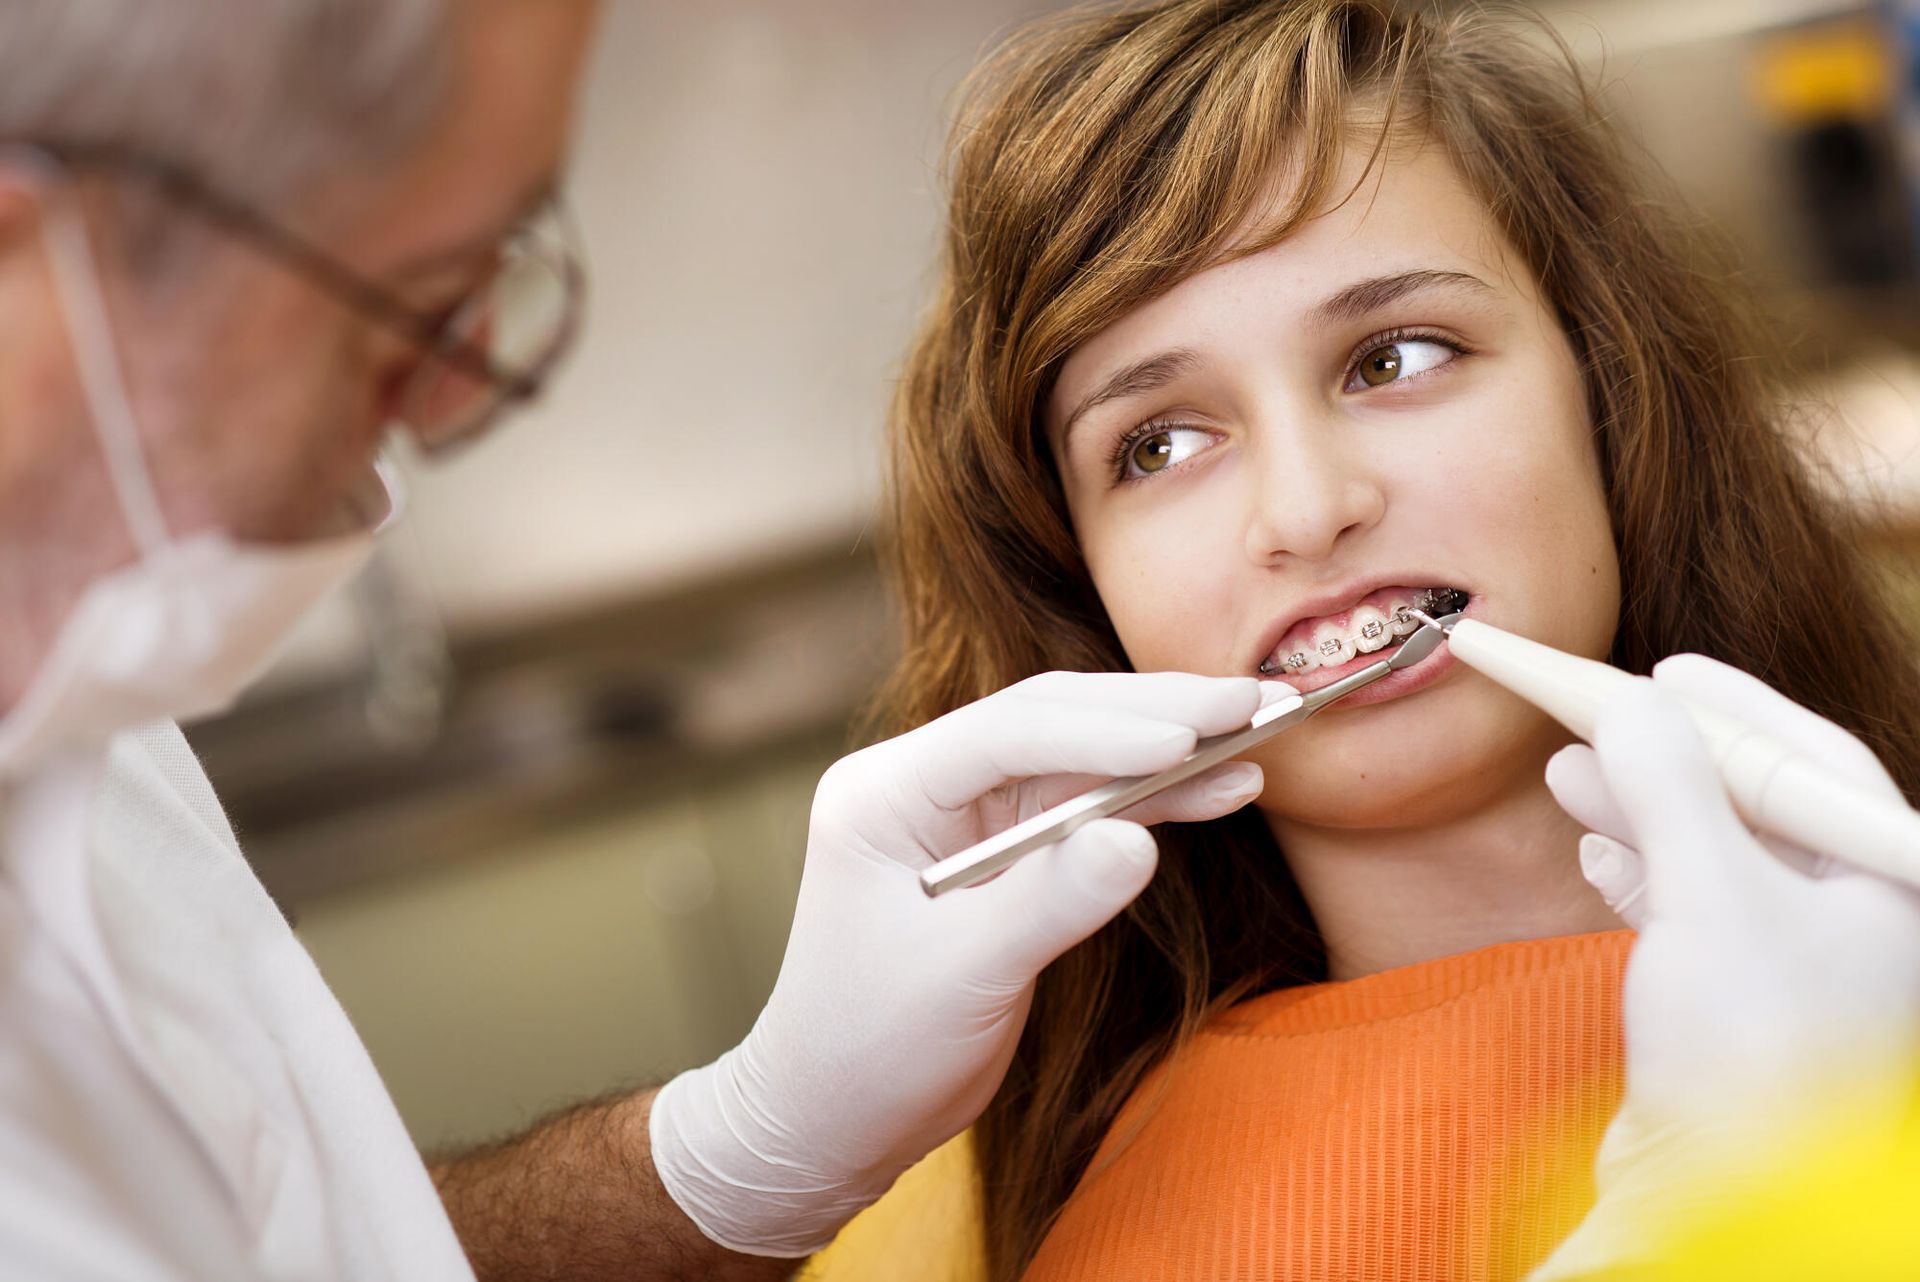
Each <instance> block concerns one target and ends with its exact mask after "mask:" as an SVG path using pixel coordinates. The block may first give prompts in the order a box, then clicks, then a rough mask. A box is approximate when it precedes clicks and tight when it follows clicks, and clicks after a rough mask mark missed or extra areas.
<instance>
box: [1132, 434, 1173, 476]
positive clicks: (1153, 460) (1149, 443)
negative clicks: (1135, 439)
mask: <svg viewBox="0 0 1920 1282" xmlns="http://www.w3.org/2000/svg"><path fill="white" fill-rule="evenodd" d="M1131 458H1132V460H1133V465H1134V467H1136V468H1138V469H1139V470H1140V471H1142V472H1158V471H1159V470H1160V469H1161V468H1163V467H1165V466H1166V465H1167V464H1168V463H1169V462H1171V461H1172V459H1173V437H1172V435H1171V434H1169V433H1167V432H1155V433H1154V434H1153V435H1152V436H1149V437H1147V438H1146V439H1145V440H1143V441H1141V442H1140V443H1139V444H1138V445H1136V446H1134V447H1133V453H1132V455H1131Z"/></svg>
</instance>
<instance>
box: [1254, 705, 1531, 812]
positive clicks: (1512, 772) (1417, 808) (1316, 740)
mask: <svg viewBox="0 0 1920 1282" xmlns="http://www.w3.org/2000/svg"><path fill="white" fill-rule="evenodd" d="M1567 741H1568V736H1567V735H1566V733H1565V732H1564V731H1563V730H1561V729H1560V727H1559V726H1558V725H1556V724H1555V723H1554V722H1552V721H1550V720H1549V719H1547V718H1546V717H1545V716H1544V715H1543V714H1541V713H1540V712H1538V711H1537V710H1536V709H1534V708H1533V707H1532V706H1531V705H1529V704H1526V703H1524V702H1522V701H1521V700H1519V699H1518V698H1516V697H1515V696H1513V695H1511V694H1508V693H1507V692H1506V691H1504V690H1501V689H1499V688H1498V687H1496V686H1494V685H1493V684H1492V683H1491V682H1490V681H1488V680H1487V679H1486V678H1484V677H1481V676H1480V675H1479V674H1478V673H1473V672H1468V671H1462V672H1460V673H1458V674H1454V675H1452V676H1451V677H1450V679H1449V680H1447V681H1446V682H1444V683H1443V684H1441V685H1438V686H1435V687H1433V688H1432V689H1430V690H1427V691H1423V692H1422V693H1421V695H1419V696H1416V697H1414V698H1410V699H1406V700H1401V701H1396V702H1394V703H1389V704H1381V705H1379V706H1377V707H1368V708H1353V709H1341V708H1339V707H1337V706H1336V707H1334V708H1329V709H1328V710H1327V711H1326V712H1323V713H1321V714H1320V715H1319V716H1317V717H1315V718H1314V719H1313V720H1311V721H1309V722H1308V723H1307V724H1306V725H1304V726H1301V727H1300V728H1299V729H1297V730H1293V731H1289V732H1288V733H1286V734H1283V735H1281V736H1280V738H1278V739H1276V740H1274V741H1272V742H1271V743H1268V744H1266V745H1264V746H1263V747H1262V749H1261V751H1260V752H1259V753H1257V754H1250V756H1251V759H1253V760H1256V761H1258V762H1259V763H1260V764H1261V766H1262V767H1263V768H1264V769H1265V770H1266V774H1267V780H1268V783H1267V788H1266V791H1265V792H1263V793H1262V794H1261V796H1260V800H1259V802H1258V803H1257V804H1258V806H1259V807H1260V809H1261V811H1262V812H1264V813H1265V814H1266V816H1267V818H1268V819H1269V820H1270V821H1272V822H1274V823H1277V824H1281V825H1284V824H1288V823H1294V824H1306V825H1311V826H1313V827H1322V828H1346V829H1365V828H1381V829H1403V828H1415V827H1422V826H1429V825H1433V824H1439V823H1445V822H1447V821H1449V820H1453V819H1457V818H1461V817H1463V816H1465V815H1468V814H1471V813H1472V812H1473V811H1475V810H1477V809H1480V808H1482V807H1484V806H1486V805H1487V804H1489V803H1490V802H1491V801H1492V800H1493V799H1494V798H1496V797H1498V796H1499V795H1501V794H1503V793H1506V792H1510V791H1511V790H1513V789H1514V788H1516V787H1522V786H1526V785H1527V784H1529V783H1532V784H1537V785H1539V786H1541V787H1544V786H1545V783H1544V780H1543V778H1542V771H1543V770H1544V767H1545V765H1546V760H1547V758H1548V757H1549V756H1551V755H1552V754H1553V752H1554V751H1555V750H1556V749H1557V748H1559V747H1560V746H1561V745H1563V744H1564V743H1566V742H1567Z"/></svg>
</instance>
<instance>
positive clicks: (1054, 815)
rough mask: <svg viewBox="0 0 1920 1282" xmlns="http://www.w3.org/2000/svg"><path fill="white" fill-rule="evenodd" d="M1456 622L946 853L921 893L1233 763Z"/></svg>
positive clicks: (1407, 662)
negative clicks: (1142, 771)
mask: <svg viewBox="0 0 1920 1282" xmlns="http://www.w3.org/2000/svg"><path fill="white" fill-rule="evenodd" d="M1459 617H1460V615H1459V614H1457V613H1456V614H1449V615H1446V616H1444V617H1442V618H1440V619H1438V620H1428V621H1426V622H1425V624H1424V626H1422V627H1421V628H1420V630H1419V631H1417V632H1414V633H1412V634H1410V635H1409V636H1408V637H1407V639H1406V640H1405V641H1402V642H1401V643H1400V646H1399V648H1398V649H1396V650H1394V652H1393V653H1392V654H1390V655H1388V656H1387V657H1386V658H1384V659H1381V660H1379V661H1378V662H1376V663H1370V664H1368V665H1367V666H1366V667H1364V668H1362V669H1360V671H1358V672H1355V673H1351V674H1349V675H1347V676H1344V677H1342V678H1341V679H1340V680H1338V681H1335V682H1333V683H1332V684H1331V685H1325V686H1322V687H1320V688H1319V689H1318V690H1313V691H1309V692H1308V693H1306V694H1304V695H1295V696H1294V697H1293V698H1291V699H1282V700H1281V701H1280V702H1278V703H1275V704H1272V705H1270V706H1269V707H1265V708H1262V709H1260V711H1259V712H1257V713H1255V714H1254V717H1253V724H1252V725H1250V726H1248V727H1247V728H1246V729H1244V730H1234V731H1231V732H1229V733H1227V734H1220V735H1214V736H1212V737H1211V738H1207V739H1202V740H1201V741H1200V742H1199V744H1198V745H1197V746H1196V747H1195V749H1194V752H1193V755H1192V756H1190V757H1188V758H1187V759H1186V760H1185V761H1182V762H1181V763H1180V764H1179V765H1177V766H1172V767H1170V768H1168V769H1166V770H1162V771H1161V772H1160V773H1159V774H1157V775H1140V776H1136V777H1134V778H1130V779H1115V780H1114V781H1113V782H1112V783H1108V784H1102V785H1101V786H1100V787H1098V788H1094V789H1092V790H1090V791H1088V792H1083V793H1081V794H1080V795H1079V796H1077V797H1075V798H1073V799H1072V800H1071V801H1063V802H1061V803H1060V804H1059V805H1057V806H1055V807H1053V808H1052V809H1051V810H1043V811H1041V812H1040V813H1039V814H1037V815H1035V816H1033V818H1031V819H1028V820H1025V821H1023V822H1021V823H1017V824H1015V825H1014V826H1013V827H1011V828H1009V829H1007V830H1006V831H1005V832H1003V833H1000V834H999V835H998V836H994V837H989V838H987V839H986V840H985V841H983V842H980V843H979V844H978V845H975V846H969V847H968V848H967V849H965V850H963V851H961V852H960V853H959V854H957V855H949V856H948V857H947V858H945V859H942V860H940V861H938V862H937V863H934V864H932V865H930V866H929V867H927V868H925V869H924V870H922V871H921V873H920V889H922V890H924V891H926V892H927V894H929V895H943V894H945V893H946V892H947V891H949V890H957V889H959V888H960V887H962V886H971V885H973V884H974V883H975V882H977V881H983V880H985V879H986V878H988V877H991V876H993V874H995V873H997V872H999V871H1000V870H1001V869H1003V868H1006V867H1008V866H1009V865H1011V864H1012V863H1013V862H1014V861H1015V860H1017V859H1019V858H1021V857H1022V856H1024V855H1030V854H1032V853H1033V852H1034V851H1036V850H1040V849H1043V848H1044V847H1047V846H1051V845H1053V844H1054V843H1055V842H1059V841H1064V840H1066V839H1067V838H1068V837H1069V836H1071V835H1072V834H1073V832H1074V831H1075V830H1076V829H1078V828H1079V827H1080V826H1081V825H1082V824H1088V823H1092V822H1093V821H1094V820H1095V819H1105V818H1106V817H1108V816H1109V815H1117V814H1119V813H1120V812H1121V811H1123V810H1125V809H1127V808H1128V807H1130V806H1137V805H1139V804H1140V803H1141V802H1143V801H1145V800H1146V799H1147V798H1148V797H1151V796H1153V795H1155V794H1156V793H1160V792H1164V791H1166V790H1167V789H1168V788H1171V787H1173V786H1174V785H1175V784H1177V783H1184V782H1185V781H1186V780H1188V779H1191V778H1193V777H1194V776H1195V775H1197V774H1201V773H1202V772H1204V771H1207V770H1211V769H1212V768H1213V767H1215V766H1217V765H1219V764H1220V763H1221V762H1223V761H1231V760H1233V758H1235V757H1237V756H1239V755H1240V754H1242V753H1244V752H1246V751H1248V750H1249V749H1252V748H1255V747H1258V746H1259V745H1260V744H1263V743H1265V742H1266V741H1267V740H1269V739H1271V738H1273V737H1274V736H1275V735H1277V734H1279V733H1280V732H1281V731H1282V730H1291V729H1292V728H1293V727H1294V726H1297V725H1299V724H1300V723H1301V722H1302V721H1305V720H1306V719H1307V718H1308V717H1310V716H1312V715H1313V714H1314V713H1316V712H1318V711H1320V710H1321V709H1322V708H1324V707H1326V706H1327V705H1328V704H1331V703H1337V702H1339V701H1340V700H1341V699H1344V698H1346V697H1347V696H1348V695H1350V694H1352V693H1353V692H1354V691H1356V690H1363V689H1365V688H1366V687H1367V686H1370V685H1372V684H1373V683H1374V682H1376V681H1378V680H1379V679H1380V678H1381V677H1384V676H1386V675H1387V674H1388V673H1389V672H1398V671H1399V670H1400V669H1401V668H1410V667H1412V666H1413V665H1414V664H1416V663H1418V662H1420V660H1422V659H1424V658H1426V657H1427V656H1428V655H1429V654H1432V653H1433V651H1434V650H1435V649H1436V648H1437V647H1438V646H1439V644H1440V642H1441V640H1442V639H1443V638H1444V635H1445V634H1444V633H1443V632H1442V631H1441V629H1442V628H1443V627H1445V626H1446V625H1448V624H1450V623H1452V622H1454V621H1455V620H1457V619H1459Z"/></svg>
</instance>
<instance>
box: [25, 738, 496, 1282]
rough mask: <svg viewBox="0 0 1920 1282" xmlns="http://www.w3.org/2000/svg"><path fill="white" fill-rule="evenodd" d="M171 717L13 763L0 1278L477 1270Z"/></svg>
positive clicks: (201, 1281) (169, 1281)
mask: <svg viewBox="0 0 1920 1282" xmlns="http://www.w3.org/2000/svg"><path fill="white" fill-rule="evenodd" d="M472 1277H473V1272H472V1270H471V1269H470V1268H469V1267H468V1265H467V1263H466V1260H465V1257H464V1256H463V1255H462V1254H461V1251H460V1247H459V1244H458V1242H457V1241H456V1239H455V1237H454V1234H453V1229H452V1226H451V1225H450V1224H449V1222H448V1220H447V1218H446V1214H445V1212H444V1211H443V1210H442V1209H441V1206H440V1201H439V1198H438V1196H437V1195H436V1194H435V1192H434V1189H433V1185H432V1182H431V1180H430V1179H429V1178H428V1176H427V1173H426V1169H425V1167H424V1165H423V1164H422V1162H421V1160H420V1158H419V1156H418V1154H417V1153H416V1151H415V1150H414V1147H413V1145H412V1143H411V1142H410V1141H409V1139H408V1137H407V1133H406V1131H405V1130H404V1128H403V1127H402V1126H401V1123H400V1118H399V1116H398V1114H397V1113H396V1112H395V1111H394V1106H393V1103H392V1101H391V1100H390V1099H389V1098H388V1096H387V1093H386V1090H385V1089H384V1087H383V1086H382V1085H381V1083H380V1079H379V1076H378V1074H377V1073H376V1072H375V1071H374V1067H373V1064H372V1062H371V1061H370V1060H369V1059H368V1058H367V1053H366V1051H365V1049H364V1048H363V1047H362V1046H361V1044H360V1040H359V1038H358V1037H357V1036H356V1035H355V1033H354V1031H353V1028H352V1026H351V1025H350V1024H349V1023H348V1021H347V1017H346V1014H345V1013H344V1012H343V1011H342V1010H341V1009H340V1005H339V1003H338V1002H336V1001H335V1000H334V998H333V995H332V994H331V993H330V992H329V991H328V990H327V987H326V984H325V983H324V982H323V981H322V980H321V978H320V975H319V972H318V971H316V970H315V969H314V966H313V963H312V961H311V960H310V959H309V958H308V956H307V953H306V950H305V949H304V948H302V947H301V946H300V943H299V942H298V941H297V940H296V939H295V938H294V937H293V934H292V932H291V931H290V930H289V929H288V928H287V925H286V923H285V921H284V920H283V919H282V917H281V915H280V913H279V912H278V910H277V909H276V908H275V907H274V905H273V903H272V901H271V900H269V899H268V897H267V895H266V892H265V891H264V890H262V889H261V887H260V883H259V882H258V881H257V880H256V879H255V877H254V875H253V873H252V870H251V869H250V868H249V867H248V866H247V863H246V861H245V860H244V859H243V858H242V857H241V855H240V848H239V846H238V844H237V843H236V842H235V840H234V836H233V832H232V829H231V828H230V827H229V826H228V824H227V821H226V819H225V817H224V815H223V814H222V813H221V810H220V806H219V803H218V801H216V800H215V798H214V795H213V790H212V788H211V787H210V786H209V784H208V782H207V778H206V776H205V774H204V773H203V772H202V771H201V769H200V766H199V763H198V762H197V761H196V760H195V759H194V757H193V754H192V752H191V751H190V750H189V748H188V747H187V744H186V740H185V739H184V738H183V737H182V736H181V734H180V732H179V731H178V730H177V729H175V728H174V727H172V726H159V727H154V728H151V729H146V730H142V731H139V732H136V733H132V734H128V735H124V736H122V737H120V738H119V739H117V740H115V741H114V743H113V745H112V748H111V751H110V752H108V753H106V754H104V755H93V756H90V757H87V758H75V759H70V760H67V761H64V762H61V763H59V764H57V765H49V766H45V767H43V768H41V769H40V770H38V771H37V772H36V773H35V774H34V775H32V776H31V777H30V778H28V779H26V780H23V781H17V782H16V783H14V784H13V785H11V786H9V785H7V784H6V783H4V782H0V1279H7V1280H8V1282H12V1280H13V1279H22V1280H25V1279H49V1280H53V1279H58V1280H60V1282H67V1280H79V1279H101V1280H102V1282H105V1280H107V1279H112V1280H114V1282H136V1280H139V1282H144V1280H145V1279H156V1280H165V1282H176V1280H177V1282H189V1280H190V1282H224V1280H226V1279H234V1280H235V1282H239V1280H240V1279H248V1280H251V1279H293V1278H299V1279H354V1280H355V1282H377V1280H382V1279H395V1280H402V1279H404V1280H405V1282H436V1280H438V1279H469V1280H470V1279H471V1278H472Z"/></svg>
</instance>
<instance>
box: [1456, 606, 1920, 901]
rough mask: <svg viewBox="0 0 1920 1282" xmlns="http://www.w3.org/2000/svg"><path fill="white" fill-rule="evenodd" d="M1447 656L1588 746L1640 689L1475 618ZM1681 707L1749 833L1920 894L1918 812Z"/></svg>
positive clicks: (1752, 733) (1625, 677) (1614, 672)
mask: <svg viewBox="0 0 1920 1282" xmlns="http://www.w3.org/2000/svg"><path fill="white" fill-rule="evenodd" d="M1447 648H1448V649H1449V650H1451V651H1452V652H1453V654H1454V656H1455V657H1456V658H1458V659H1459V660H1460V661H1461V662H1462V663H1465V664H1466V665H1467V666H1468V667H1470V668H1474V669H1476V670H1477V671H1479V672H1482V673H1484V674H1485V675H1487V676H1489V677H1491V678H1493V679H1494V680H1495V681H1497V682H1499V683H1500V684H1501V685H1503V686H1505V687H1506V688H1507V689H1509V690H1511V691H1513V692H1514V693H1515V694H1517V695H1519V696H1521V697H1522V698H1524V699H1526V700H1528V701H1529V702H1530V703H1533V704H1535V705H1536V706H1538V707H1539V708H1540V709H1541V710H1542V711H1544V712H1546V713H1547V714H1548V715H1549V716H1551V717H1553V718H1554V720H1556V721H1558V722H1560V724H1561V725H1564V726H1565V727H1566V728H1567V729H1569V730H1571V731H1573V733H1575V734H1577V735H1579V736H1580V737H1581V738H1582V739H1586V740H1589V741H1591V740H1592V738H1593V728H1594V723H1595V722H1596V721H1597V720H1598V718H1599V715H1600V710H1601V708H1602V707H1603V706H1604V705H1605V703H1606V701H1607V700H1608V699H1610V698H1612V697H1614V696H1616V695H1618V694H1619V693H1620V692H1621V690H1622V689H1624V688H1627V687H1630V686H1631V685H1632V684H1633V683H1634V682H1635V681H1638V680H1641V678H1638V677H1634V676H1631V675H1629V674H1628V673H1625V672H1622V671H1620V670H1619V669H1618V668H1614V667H1610V666H1608V665H1607V664H1604V663H1599V662H1596V661H1595V660H1592V659H1583V658H1580V657H1579V656H1577V655H1571V654H1567V653H1565V652H1563V651H1560V650H1556V649H1554V648H1553V647H1552V646H1546V645H1542V644H1540V643H1539V642H1538V641H1529V640H1527V639H1526V638H1525V637H1520V636H1515V635H1514V634H1513V633H1511V632H1506V631H1503V630H1501V629H1500V628H1496V627H1494V626H1492V625H1491V624H1487V623H1481V622H1480V621H1479V620H1477V619H1462V620H1460V621H1459V622H1458V623H1455V624H1454V625H1453V626H1452V628H1450V629H1449V630H1448V633H1447ZM1680 702H1681V704H1682V706H1683V707H1685V709H1686V711H1687V715H1688V716H1689V717H1691V718H1692V720H1693V723H1694V725H1695V726H1696V727H1697V728H1698V729H1699V731H1700V735H1701V738H1702V739H1703V740H1705V742H1706V745H1707V751H1708V753H1709V754H1710V755H1711V756H1712V758H1713V761H1714V764H1715V765H1716V766H1717V767H1718V768H1719V771H1720V778H1721V779H1722V781H1724V782H1725V784H1726V787H1727V795H1728V796H1729V797H1730V798H1731V799H1732V801H1733V805H1734V809H1735V810H1736V811H1738V812H1739V815H1740V818H1741V819H1742V820H1743V821H1744V822H1745V823H1746V824H1747V825H1748V826H1749V827H1751V828H1753V829H1754V830H1755V831H1757V832H1763V833H1766V834H1768V835H1769V836H1773V837H1779V838H1781V839H1782V840H1784V841H1789V842H1792V843H1793V844H1794V845H1796V846H1800V847H1802V848H1804V849H1806V850H1811V851H1814V852H1815V853H1818V854H1823V855H1828V856H1831V857H1832V858H1834V859H1837V860H1839V861H1841V862H1842V863H1845V864H1850V865H1852V866H1854V867H1856V868H1862V869H1865V870H1866V871H1868V872H1875V873H1879V874H1880V875H1881V876H1883V877H1887V878H1890V879H1892V880H1894V881H1899V882H1902V883H1905V884H1906V885H1909V886H1913V887H1916V888H1920V813H1915V812H1914V811H1913V810H1912V809H1911V808H1910V807H1908V806H1907V805H1905V804H1904V803H1902V802H1900V801H1897V800H1893V799H1890V798H1887V797H1885V796H1883V795H1881V794H1879V793H1876V792H1871V791H1868V790H1867V789H1864V788H1861V787H1860V786H1859V785H1858V784H1855V783H1852V782H1850V781H1848V780H1846V779H1842V778H1841V777H1840V776H1838V775H1836V774H1834V773H1833V772H1832V771H1830V770H1827V769H1826V768H1825V767H1823V766H1822V765H1821V764H1820V763H1819V762H1818V761H1816V760H1815V759H1814V758H1811V757H1808V756H1806V755H1805V754H1803V753H1798V752H1795V751H1793V750H1792V749H1791V748H1788V747H1786V746H1785V745H1784V744H1781V743H1779V742H1778V741H1776V740H1774V739H1772V738H1769V737H1768V736H1766V735H1764V734H1762V733H1760V732H1759V731H1758V730H1755V729H1753V728H1751V727H1749V726H1746V725H1743V724H1741V723H1740V722H1738V721H1736V720H1734V719H1733V718H1731V717H1728V716H1724V715H1722V714H1721V713H1718V712H1715V711H1713V710H1712V709H1710V708H1703V707H1701V706H1700V705H1699V704H1697V703H1694V702H1692V701H1691V700H1688V699H1682V700H1680Z"/></svg>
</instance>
